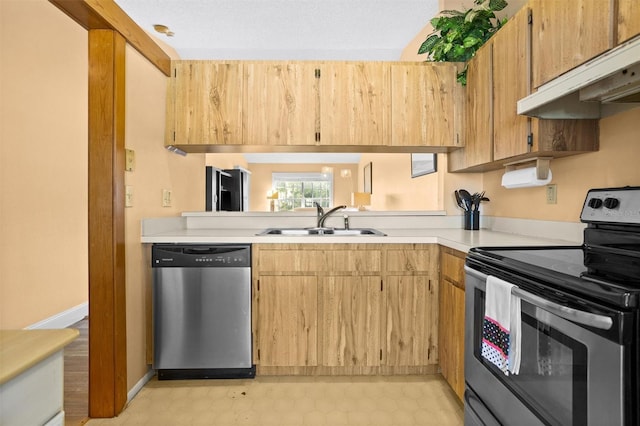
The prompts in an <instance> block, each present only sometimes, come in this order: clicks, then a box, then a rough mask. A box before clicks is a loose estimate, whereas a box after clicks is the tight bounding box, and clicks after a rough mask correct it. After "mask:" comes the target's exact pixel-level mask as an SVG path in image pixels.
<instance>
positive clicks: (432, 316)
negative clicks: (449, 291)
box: [386, 275, 438, 366]
mask: <svg viewBox="0 0 640 426" xmlns="http://www.w3.org/2000/svg"><path fill="white" fill-rule="evenodd" d="M386 287H387V291H386V293H387V339H386V340H387V345H386V346H387V356H386V361H387V364H389V365H396V366H419V365H429V364H435V362H436V360H437V356H436V355H437V346H436V343H437V335H436V333H435V330H436V329H437V320H438V319H437V313H438V306H437V303H436V302H437V300H438V298H437V295H436V296H434V293H435V289H436V286H435V283H433V284H432V282H431V279H430V277H429V276H425V275H421V276H411V275H406V276H389V277H387V280H386Z"/></svg>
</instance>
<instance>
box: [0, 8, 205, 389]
mask: <svg viewBox="0 0 640 426" xmlns="http://www.w3.org/2000/svg"><path fill="white" fill-rule="evenodd" d="M0 20H1V21H0V23H1V26H0V31H2V33H1V37H0V91H1V93H0V95H1V96H0V120H1V123H0V135H1V139H0V189H1V194H2V199H1V202H0V227H1V229H0V233H1V235H2V245H1V248H0V250H1V251H0V262H1V265H0V274H1V277H0V278H1V279H0V328H3V329H4V328H22V327H25V326H28V325H30V324H33V323H36V322H38V321H41V320H44V319H47V318H50V317H51V316H53V315H56V314H59V313H60V312H63V311H65V310H67V309H69V308H72V307H74V306H77V305H79V304H81V303H84V302H86V301H87V293H88V291H87V288H88V283H87V275H88V265H87V263H88V260H87V238H88V237H87V199H88V197H87V134H88V129H87V104H88V100H87V96H88V95H87V87H88V77H87V76H88V74H87V71H88V56H87V46H88V42H87V32H86V30H84V29H83V28H82V27H80V26H79V25H78V24H76V23H75V22H74V21H72V20H71V19H69V18H68V17H67V16H66V15H64V14H63V13H62V12H60V11H59V10H58V9H57V8H55V7H54V6H52V5H51V4H50V3H49V2H48V1H46V0H33V1H7V0H2V1H0ZM126 70H127V80H126V123H125V124H126V134H125V138H126V140H125V145H126V147H127V148H129V149H133V150H134V151H135V153H136V167H135V170H134V171H133V172H126V173H125V183H126V184H127V185H131V186H132V187H133V189H134V198H133V207H131V208H127V209H126V211H125V234H126V235H125V238H126V269H127V275H126V298H127V356H128V363H127V364H128V377H127V379H128V388H129V389H130V388H131V387H132V386H133V385H135V383H136V382H137V381H138V380H140V378H141V377H142V376H143V375H144V374H145V373H146V371H147V368H148V366H147V363H146V356H145V354H146V350H147V341H146V339H147V332H148V330H149V328H148V327H147V324H148V323H147V320H148V317H147V315H148V311H149V301H150V285H151V276H150V268H149V265H150V260H149V258H148V254H149V249H148V247H145V246H142V245H141V244H140V219H141V218H144V217H158V216H176V215H178V214H179V213H180V212H182V211H186V210H203V209H204V197H203V196H202V194H203V193H204V155H203V154H189V155H188V156H186V157H181V156H179V155H176V154H172V153H170V152H169V151H167V150H165V149H164V147H163V143H164V134H163V131H164V130H163V129H164V118H165V111H164V108H165V94H166V77H165V76H164V75H163V74H161V73H160V72H159V71H157V70H156V69H155V68H154V67H153V66H151V65H150V64H149V63H148V62H147V61H146V60H145V59H144V58H142V56H140V54H139V53H138V52H137V51H135V50H134V49H132V48H130V47H127V52H126ZM162 189H170V190H171V191H172V193H173V206H172V207H170V208H166V207H161V194H162Z"/></svg>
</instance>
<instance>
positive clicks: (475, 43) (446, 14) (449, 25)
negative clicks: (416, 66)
mask: <svg viewBox="0 0 640 426" xmlns="http://www.w3.org/2000/svg"><path fill="white" fill-rule="evenodd" d="M474 4H475V6H474V7H472V8H471V9H469V10H467V11H466V12H462V11H457V10H443V11H442V12H440V14H439V15H438V16H436V17H435V18H433V19H431V25H432V26H433V29H434V31H433V33H431V34H429V35H428V36H427V38H426V40H425V41H424V42H423V43H422V45H421V46H420V49H418V53H419V54H423V53H428V56H427V60H428V61H436V62H467V61H468V60H469V59H471V58H473V55H475V53H476V51H477V50H478V49H479V48H480V46H482V45H483V44H484V43H485V42H486V41H487V40H489V38H490V37H491V36H492V35H493V34H494V33H495V32H496V31H498V30H499V29H500V28H501V27H502V25H504V23H505V22H506V21H507V19H506V18H504V19H502V20H499V19H497V18H496V15H495V12H498V11H500V10H502V9H504V8H505V7H506V6H507V2H506V0H474ZM458 82H460V83H461V84H462V85H466V84H467V68H466V66H465V68H464V70H462V71H461V72H460V73H459V74H458Z"/></svg>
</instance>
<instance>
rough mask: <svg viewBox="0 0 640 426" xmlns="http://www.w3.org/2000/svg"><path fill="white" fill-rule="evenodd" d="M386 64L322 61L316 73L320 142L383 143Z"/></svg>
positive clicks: (386, 109)
mask: <svg viewBox="0 0 640 426" xmlns="http://www.w3.org/2000/svg"><path fill="white" fill-rule="evenodd" d="M389 72H390V65H389V64H385V63H382V62H358V63H355V62H354V63H351V62H344V63H324V64H322V65H321V76H320V143H321V144H322V145H384V144H388V142H389V139H390V133H389V132H390V130H389V122H390V120H391V111H390V99H391V96H390V93H389V90H390V89H389Z"/></svg>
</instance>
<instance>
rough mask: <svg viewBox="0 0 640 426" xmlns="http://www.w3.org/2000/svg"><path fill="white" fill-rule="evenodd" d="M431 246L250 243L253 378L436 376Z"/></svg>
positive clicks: (435, 288)
mask: <svg viewBox="0 0 640 426" xmlns="http://www.w3.org/2000/svg"><path fill="white" fill-rule="evenodd" d="M438 257H439V256H438V249H437V245H434V244H254V245H253V282H254V284H253V286H254V287H253V290H254V294H253V298H254V303H253V318H254V320H253V336H254V362H255V363H256V365H257V368H258V373H259V374H427V373H435V372H436V371H437V368H438V364H437V363H438V359H437V358H438V357H437V341H438V328H437V321H438V312H437V301H438V272H437V271H438V266H437V265H438Z"/></svg>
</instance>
